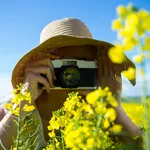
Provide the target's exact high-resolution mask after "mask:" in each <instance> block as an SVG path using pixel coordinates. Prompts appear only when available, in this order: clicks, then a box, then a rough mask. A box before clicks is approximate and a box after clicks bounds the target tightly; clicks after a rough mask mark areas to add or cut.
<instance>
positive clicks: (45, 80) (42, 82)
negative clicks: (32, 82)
mask: <svg viewBox="0 0 150 150" xmlns="http://www.w3.org/2000/svg"><path fill="white" fill-rule="evenodd" d="M35 77H36V80H37V83H41V84H42V85H44V87H45V89H46V91H47V93H49V92H50V85H49V83H48V80H47V79H46V78H44V77H42V76H41V75H40V74H36V76H35Z"/></svg>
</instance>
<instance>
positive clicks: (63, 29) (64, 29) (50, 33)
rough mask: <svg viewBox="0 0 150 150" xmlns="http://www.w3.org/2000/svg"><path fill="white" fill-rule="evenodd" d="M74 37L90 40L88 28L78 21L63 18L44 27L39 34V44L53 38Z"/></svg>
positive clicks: (90, 35)
mask: <svg viewBox="0 0 150 150" xmlns="http://www.w3.org/2000/svg"><path fill="white" fill-rule="evenodd" d="M62 35H66V36H74V37H80V38H92V34H91V32H90V31H89V29H88V27H87V26H86V25H85V24H84V23H83V22H82V21H80V20H79V19H76V18H64V19H60V20H56V21H53V22H51V23H49V24H48V25H46V26H45V27H44V29H43V30H42V32H41V36H40V44H41V43H43V42H45V41H46V40H48V39H49V38H52V37H55V36H62Z"/></svg>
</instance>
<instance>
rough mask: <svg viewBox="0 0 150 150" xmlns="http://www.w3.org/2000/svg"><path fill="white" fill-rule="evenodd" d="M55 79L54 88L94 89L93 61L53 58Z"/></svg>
mask: <svg viewBox="0 0 150 150" xmlns="http://www.w3.org/2000/svg"><path fill="white" fill-rule="evenodd" d="M52 64H53V66H54V70H55V75H56V80H54V86H55V88H54V89H62V88H63V89H64V88H65V89H66V88H69V89H70V88H73V89H96V88H97V87H96V71H97V65H96V63H95V61H86V60H77V59H61V60H53V61H52Z"/></svg>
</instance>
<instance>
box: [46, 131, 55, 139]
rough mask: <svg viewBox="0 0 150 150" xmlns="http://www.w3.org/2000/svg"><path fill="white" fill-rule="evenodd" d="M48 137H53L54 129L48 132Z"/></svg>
mask: <svg viewBox="0 0 150 150" xmlns="http://www.w3.org/2000/svg"><path fill="white" fill-rule="evenodd" d="M48 135H49V137H51V138H53V137H55V132H54V130H53V131H51V132H49V133H48Z"/></svg>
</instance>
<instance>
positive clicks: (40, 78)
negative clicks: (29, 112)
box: [23, 58, 56, 102]
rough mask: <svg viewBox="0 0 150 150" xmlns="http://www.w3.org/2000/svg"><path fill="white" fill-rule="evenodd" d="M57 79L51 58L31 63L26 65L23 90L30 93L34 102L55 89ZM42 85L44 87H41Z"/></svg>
mask: <svg viewBox="0 0 150 150" xmlns="http://www.w3.org/2000/svg"><path fill="white" fill-rule="evenodd" d="M44 76H45V77H44ZM55 79H56V76H55V72H54V68H53V64H52V62H51V60H50V59H49V58H45V59H41V60H38V61H34V62H31V63H29V64H27V65H26V69H25V78H24V87H23V90H26V91H28V92H30V94H31V98H32V102H34V101H35V100H36V99H37V98H38V97H39V96H40V95H41V94H42V92H43V90H44V88H45V90H46V91H47V93H49V92H50V88H53V87H54V84H53V80H55ZM40 84H42V85H43V86H44V88H43V87H40V86H39V85H40Z"/></svg>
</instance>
